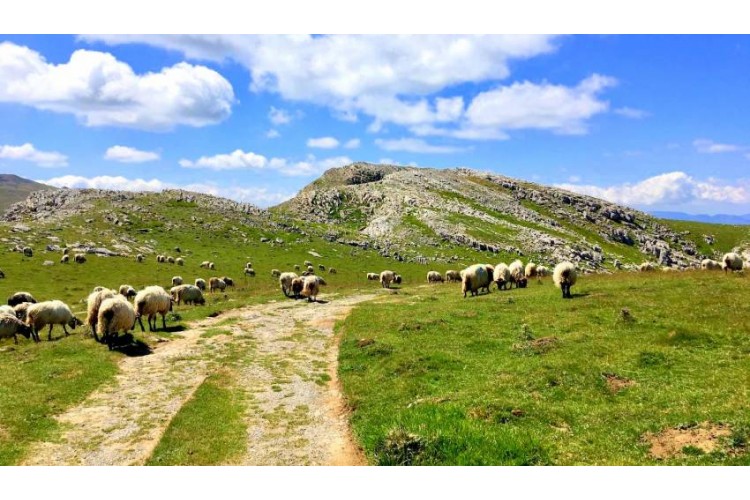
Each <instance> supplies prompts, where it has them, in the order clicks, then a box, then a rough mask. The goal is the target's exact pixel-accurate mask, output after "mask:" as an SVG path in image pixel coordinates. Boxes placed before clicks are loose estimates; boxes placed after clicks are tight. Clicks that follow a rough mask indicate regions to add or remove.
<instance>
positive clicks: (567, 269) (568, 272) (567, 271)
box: [552, 262, 578, 299]
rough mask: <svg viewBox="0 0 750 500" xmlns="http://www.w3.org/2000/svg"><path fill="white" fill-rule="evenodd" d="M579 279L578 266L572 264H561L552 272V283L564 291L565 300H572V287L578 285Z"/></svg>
mask: <svg viewBox="0 0 750 500" xmlns="http://www.w3.org/2000/svg"><path fill="white" fill-rule="evenodd" d="M577 279H578V273H577V272H576V266H575V264H573V263H572V262H560V263H559V264H558V265H556V266H555V270H554V271H553V272H552V281H554V282H555V286H556V287H558V288H560V289H561V290H562V296H563V298H564V299H570V298H572V295H570V287H571V286H573V285H575V284H576V280H577Z"/></svg>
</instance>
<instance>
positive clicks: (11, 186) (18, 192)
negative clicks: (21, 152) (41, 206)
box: [0, 174, 55, 215]
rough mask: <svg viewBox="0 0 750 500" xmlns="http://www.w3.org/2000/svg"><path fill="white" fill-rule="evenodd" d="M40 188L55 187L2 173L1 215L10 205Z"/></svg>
mask: <svg viewBox="0 0 750 500" xmlns="http://www.w3.org/2000/svg"><path fill="white" fill-rule="evenodd" d="M40 189H55V188H53V187H51V186H47V185H44V184H39V183H38V182H34V181H30V180H28V179H24V178H23V177H18V176H17V175H13V174H0V215H2V214H3V212H5V211H6V210H7V209H8V207H10V206H11V205H12V204H14V203H18V202H19V201H23V200H25V199H26V197H27V196H28V195H29V193H31V192H32V191H39V190H40Z"/></svg>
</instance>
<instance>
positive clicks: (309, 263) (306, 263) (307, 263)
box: [305, 260, 313, 266]
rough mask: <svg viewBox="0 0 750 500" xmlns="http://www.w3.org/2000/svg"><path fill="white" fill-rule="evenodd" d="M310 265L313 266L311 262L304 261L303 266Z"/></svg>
mask: <svg viewBox="0 0 750 500" xmlns="http://www.w3.org/2000/svg"><path fill="white" fill-rule="evenodd" d="M312 265H313V264H312V262H310V261H309V260H306V261H305V266H312Z"/></svg>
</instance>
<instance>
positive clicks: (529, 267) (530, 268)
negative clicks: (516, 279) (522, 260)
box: [523, 262, 537, 280]
mask: <svg viewBox="0 0 750 500" xmlns="http://www.w3.org/2000/svg"><path fill="white" fill-rule="evenodd" d="M536 274H537V270H536V264H534V263H533V262H529V263H528V264H526V268H525V269H524V271H523V275H524V277H525V278H526V279H527V280H528V279H531V278H535V277H536Z"/></svg>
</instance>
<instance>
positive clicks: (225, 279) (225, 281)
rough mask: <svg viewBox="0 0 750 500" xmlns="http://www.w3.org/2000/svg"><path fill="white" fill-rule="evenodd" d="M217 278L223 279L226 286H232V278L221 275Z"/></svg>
mask: <svg viewBox="0 0 750 500" xmlns="http://www.w3.org/2000/svg"><path fill="white" fill-rule="evenodd" d="M219 279H220V280H221V281H223V282H224V283H225V284H226V285H227V287H234V280H233V279H232V278H230V277H229V276H222V277H221V278H219Z"/></svg>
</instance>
